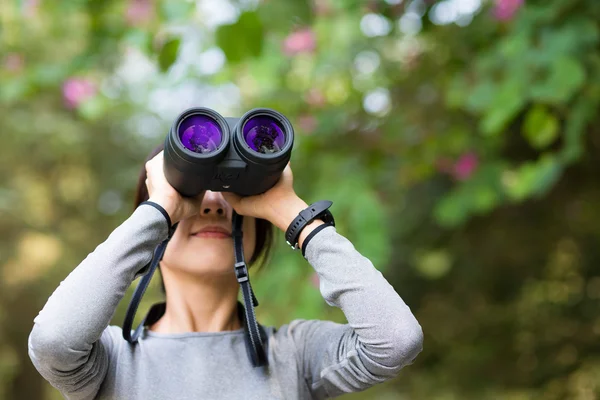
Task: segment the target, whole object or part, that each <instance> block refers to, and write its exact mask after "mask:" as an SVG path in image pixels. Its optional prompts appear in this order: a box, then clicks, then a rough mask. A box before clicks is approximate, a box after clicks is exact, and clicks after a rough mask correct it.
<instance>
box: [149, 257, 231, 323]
mask: <svg viewBox="0 0 600 400" xmlns="http://www.w3.org/2000/svg"><path fill="white" fill-rule="evenodd" d="M162 274H163V279H164V282H165V289H166V292H167V307H166V310H165V314H164V315H163V316H162V318H161V319H160V320H158V321H157V322H156V323H155V324H154V325H152V326H151V327H150V330H152V331H155V332H160V333H186V332H222V331H231V330H237V329H240V328H241V326H242V325H241V323H240V320H239V318H238V312H237V298H238V290H239V286H238V283H237V281H236V280H235V276H234V275H233V274H231V275H229V274H228V275H225V276H216V277H205V276H203V277H201V278H199V277H190V275H188V274H184V273H180V272H179V271H173V270H171V269H168V268H163V269H162Z"/></svg>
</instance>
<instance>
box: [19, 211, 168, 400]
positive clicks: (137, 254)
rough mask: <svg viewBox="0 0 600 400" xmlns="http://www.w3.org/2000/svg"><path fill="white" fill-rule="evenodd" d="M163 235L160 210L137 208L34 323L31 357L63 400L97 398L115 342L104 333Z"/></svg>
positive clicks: (61, 287) (73, 274)
mask: <svg viewBox="0 0 600 400" xmlns="http://www.w3.org/2000/svg"><path fill="white" fill-rule="evenodd" d="M167 234H168V228H167V223H166V221H165V218H164V217H163V215H162V214H161V213H160V212H159V211H158V210H156V209H155V208H153V207H150V206H141V207H139V208H138V209H137V210H135V211H134V213H133V214H132V215H131V216H130V217H129V218H128V219H127V220H126V221H125V222H124V223H123V224H121V225H120V226H119V227H118V228H117V229H116V230H115V231H113V232H112V233H111V235H110V236H109V237H108V239H107V240H106V241H105V242H104V243H102V244H101V245H99V246H98V247H97V248H96V249H95V250H94V251H93V252H92V253H90V254H89V255H88V256H87V257H86V259H85V260H83V261H82V262H81V264H80V265H79V266H78V267H77V268H75V270H73V271H72V272H71V274H69V276H68V277H67V278H66V279H65V280H64V281H63V282H61V284H60V285H59V287H58V288H57V289H56V290H55V291H54V293H53V294H52V296H51V297H50V298H49V299H48V302H47V303H46V305H45V306H44V308H43V309H42V311H41V312H40V313H39V315H38V316H37V317H36V318H35V320H34V327H33V330H32V332H31V334H30V336H29V356H30V358H31V360H32V362H33V364H34V365H35V367H36V368H37V370H38V371H39V372H40V374H41V375H42V376H43V377H44V378H46V379H47V380H48V381H49V382H50V383H51V384H52V385H53V386H54V387H56V388H57V389H59V390H60V391H61V392H62V393H63V395H64V396H65V397H66V398H68V399H89V398H93V397H94V396H95V394H96V393H97V391H98V389H99V387H100V385H101V384H102V381H103V379H104V376H105V375H106V371H107V369H108V362H109V360H108V356H107V354H109V352H110V350H111V349H110V347H111V346H112V345H113V342H114V340H113V339H111V333H110V330H106V328H107V326H108V324H109V322H110V320H111V318H112V316H113V315H114V312H115V309H116V307H117V305H118V303H119V301H120V300H121V299H122V298H123V296H124V294H125V291H126V290H127V288H128V287H129V285H130V284H131V282H132V281H133V280H134V278H135V276H136V274H137V273H139V272H140V270H141V269H142V268H143V267H144V266H145V265H146V264H148V263H149V261H150V259H151V258H152V252H153V250H154V248H155V247H156V246H157V245H158V244H159V243H160V241H161V240H164V239H165V238H166V237H167Z"/></svg>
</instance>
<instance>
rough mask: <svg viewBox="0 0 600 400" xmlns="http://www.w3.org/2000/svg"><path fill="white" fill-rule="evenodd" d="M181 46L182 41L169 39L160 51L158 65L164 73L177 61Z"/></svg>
mask: <svg viewBox="0 0 600 400" xmlns="http://www.w3.org/2000/svg"><path fill="white" fill-rule="evenodd" d="M180 44H181V39H179V38H174V39H169V40H168V41H167V42H166V43H165V44H164V46H163V47H162V49H161V50H160V53H159V54H158V65H159V66H160V70H161V71H162V72H166V71H167V70H168V69H169V68H170V67H171V65H173V63H174V62H175V61H176V60H177V53H178V52H179V45H180Z"/></svg>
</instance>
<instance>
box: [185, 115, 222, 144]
mask: <svg viewBox="0 0 600 400" xmlns="http://www.w3.org/2000/svg"><path fill="white" fill-rule="evenodd" d="M178 133H179V138H180V139H181V143H183V145H184V146H185V147H186V148H187V149H188V150H191V151H193V152H194V153H200V154H206V153H211V152H213V151H215V150H216V149H217V148H218V147H219V145H220V144H221V141H222V140H223V134H222V133H221V127H220V126H219V124H218V123H217V121H215V120H214V119H212V118H211V117H209V116H207V115H197V114H196V115H191V116H189V117H187V118H186V119H184V120H183V121H182V122H181V124H180V125H179V132H178Z"/></svg>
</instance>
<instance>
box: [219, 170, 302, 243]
mask: <svg viewBox="0 0 600 400" xmlns="http://www.w3.org/2000/svg"><path fill="white" fill-rule="evenodd" d="M293 183H294V177H293V174H292V169H291V167H290V164H288V165H287V166H286V167H285V169H284V170H283V173H282V174H281V178H279V181H278V182H277V183H276V184H275V186H273V187H272V188H271V189H269V190H267V191H266V192H265V193H261V194H258V195H256V196H248V197H241V196H238V195H236V194H234V193H229V192H223V197H224V198H225V200H227V202H228V203H229V204H230V205H231V206H232V207H233V209H234V210H235V211H236V212H237V213H238V214H240V215H247V216H249V217H255V218H262V219H266V220H268V221H270V222H271V223H272V224H273V225H275V226H277V227H278V228H279V229H281V230H282V231H284V232H285V231H286V229H287V228H288V226H289V224H290V223H291V222H292V221H293V220H294V218H296V216H297V215H298V213H299V212H300V211H302V210H304V209H305V208H306V207H308V205H307V204H306V203H305V202H304V201H303V200H302V199H301V198H299V197H298V195H297V194H296V192H295V191H294V186H293Z"/></svg>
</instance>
